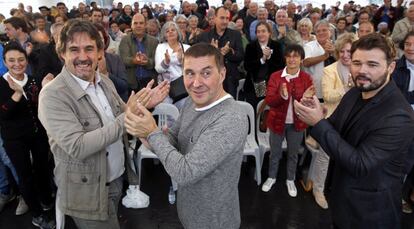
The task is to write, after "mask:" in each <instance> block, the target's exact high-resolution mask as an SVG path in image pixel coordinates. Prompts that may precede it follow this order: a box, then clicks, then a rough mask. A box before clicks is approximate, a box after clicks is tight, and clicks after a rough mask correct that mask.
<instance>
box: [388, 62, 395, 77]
mask: <svg viewBox="0 0 414 229" xmlns="http://www.w3.org/2000/svg"><path fill="white" fill-rule="evenodd" d="M395 65H396V63H395V61H392V62H391V63H390V65H388V73H389V74H390V75H391V74H392V72H394V69H395Z"/></svg>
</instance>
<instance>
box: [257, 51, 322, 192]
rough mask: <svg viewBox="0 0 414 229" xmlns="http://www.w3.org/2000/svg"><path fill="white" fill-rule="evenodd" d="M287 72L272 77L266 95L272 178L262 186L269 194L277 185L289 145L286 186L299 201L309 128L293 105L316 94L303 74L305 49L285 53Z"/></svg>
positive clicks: (308, 78) (309, 77)
mask: <svg viewBox="0 0 414 229" xmlns="http://www.w3.org/2000/svg"><path fill="white" fill-rule="evenodd" d="M284 57H285V61H286V68H285V69H283V70H281V71H278V72H275V73H273V74H272V75H271V76H270V79H269V84H268V86H267V91H266V100H265V101H266V103H267V105H268V106H269V107H270V111H269V114H268V117H267V126H268V127H269V129H270V138H269V140H270V141H269V142H270V159H269V178H267V180H266V181H265V182H264V184H263V186H262V191H263V192H268V191H269V190H270V189H271V188H272V186H273V185H274V184H275V182H276V177H277V172H278V170H279V161H280V159H281V158H282V142H283V139H284V138H285V137H286V141H287V148H288V153H287V167H286V168H287V179H286V186H287V189H288V193H289V195H290V196H291V197H296V195H297V190H296V186H295V175H296V167H297V162H298V150H299V147H300V145H301V143H302V141H303V137H304V131H305V129H306V128H307V125H306V124H305V123H304V122H302V121H301V120H300V119H299V118H298V117H297V115H296V112H295V111H294V108H293V101H294V100H298V101H300V100H301V98H302V97H312V96H313V95H314V94H315V89H314V87H313V83H312V79H311V76H310V75H309V74H307V73H306V72H304V71H301V70H300V64H301V62H302V60H303V58H304V57H305V51H304V50H303V48H302V46H300V45H297V44H292V45H289V46H287V47H286V49H285V54H284Z"/></svg>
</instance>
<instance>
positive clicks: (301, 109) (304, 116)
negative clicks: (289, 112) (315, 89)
mask: <svg viewBox="0 0 414 229" xmlns="http://www.w3.org/2000/svg"><path fill="white" fill-rule="evenodd" d="M293 106H294V108H295V109H294V110H295V113H296V116H297V117H298V118H299V119H300V120H302V121H303V122H305V123H306V124H308V125H310V126H314V125H316V124H317V123H318V122H319V121H321V120H322V119H323V118H324V117H325V115H326V110H325V109H324V108H323V107H322V105H321V104H320V102H319V100H318V98H317V97H316V96H315V95H314V96H313V97H312V98H305V97H303V98H302V99H301V101H300V102H298V101H297V100H295V101H294V102H293Z"/></svg>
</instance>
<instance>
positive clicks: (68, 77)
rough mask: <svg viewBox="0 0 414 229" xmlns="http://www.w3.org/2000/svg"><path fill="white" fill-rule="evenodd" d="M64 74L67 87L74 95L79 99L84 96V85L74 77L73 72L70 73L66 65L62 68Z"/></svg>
mask: <svg viewBox="0 0 414 229" xmlns="http://www.w3.org/2000/svg"><path fill="white" fill-rule="evenodd" d="M62 75H63V77H62V78H63V80H64V82H65V83H66V85H67V88H68V89H69V90H70V91H72V93H73V95H75V98H76V99H77V100H79V99H80V98H82V97H83V96H85V95H86V92H85V90H83V89H82V87H81V86H80V85H79V83H78V82H76V80H75V79H74V78H73V76H72V73H70V72H69V71H68V70H67V69H66V66H63V68H62Z"/></svg>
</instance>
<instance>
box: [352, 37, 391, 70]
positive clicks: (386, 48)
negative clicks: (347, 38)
mask: <svg viewBox="0 0 414 229" xmlns="http://www.w3.org/2000/svg"><path fill="white" fill-rule="evenodd" d="M358 49H359V50H366V51H369V50H372V49H380V50H381V51H382V52H384V54H385V58H386V60H387V64H390V63H391V62H392V61H394V59H395V56H396V50H395V46H394V45H393V43H392V41H391V40H390V39H387V38H385V37H384V36H382V35H380V34H378V33H371V34H368V35H366V36H364V37H361V38H360V39H359V40H357V41H355V42H354V43H352V47H351V57H352V56H353V55H354V52H355V51H356V50H358Z"/></svg>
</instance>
